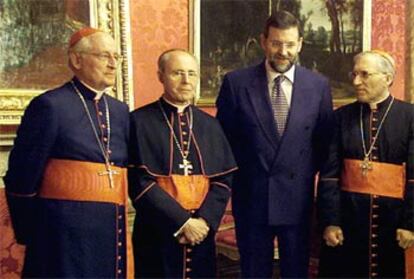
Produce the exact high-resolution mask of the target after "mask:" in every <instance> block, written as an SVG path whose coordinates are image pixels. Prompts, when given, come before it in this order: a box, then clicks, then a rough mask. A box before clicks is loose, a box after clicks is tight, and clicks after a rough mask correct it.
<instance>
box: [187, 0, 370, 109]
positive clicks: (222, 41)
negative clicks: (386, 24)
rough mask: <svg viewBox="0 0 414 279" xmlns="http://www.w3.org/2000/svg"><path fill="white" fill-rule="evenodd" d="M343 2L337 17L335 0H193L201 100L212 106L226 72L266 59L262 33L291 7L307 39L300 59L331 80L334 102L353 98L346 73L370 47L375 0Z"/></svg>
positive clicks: (192, 43)
mask: <svg viewBox="0 0 414 279" xmlns="http://www.w3.org/2000/svg"><path fill="white" fill-rule="evenodd" d="M341 2H342V5H343V6H341V7H334V8H336V11H338V10H340V11H342V14H340V15H338V14H337V15H335V17H336V18H334V15H332V14H331V13H330V12H329V8H330V7H328V5H329V4H332V5H340V4H337V2H336V1H314V0H294V1H293V0H255V1H243V0H228V1H203V0H193V1H190V11H192V13H193V15H192V16H190V20H191V21H190V22H191V23H192V25H191V26H190V34H192V36H191V41H190V49H192V50H193V52H194V53H195V55H196V57H197V58H198V59H199V61H200V65H201V69H200V71H201V81H200V86H199V90H198V94H197V95H198V96H197V104H198V105H200V106H214V104H215V100H216V97H217V94H218V91H219V89H220V85H221V81H222V78H223V76H224V74H225V73H226V72H229V71H232V70H234V69H238V68H243V67H247V66H250V65H255V64H257V63H260V61H262V60H263V58H264V56H263V52H262V50H261V47H260V33H261V32H262V28H263V26H264V24H265V22H264V21H265V20H266V18H267V17H268V16H269V15H270V13H271V12H272V11H275V10H278V9H284V10H288V11H290V12H292V13H293V14H294V15H296V16H297V17H298V18H299V19H300V22H301V25H302V29H303V30H304V43H303V48H302V51H301V53H300V57H299V63H300V64H301V65H303V66H305V67H307V68H310V69H312V70H315V71H318V72H321V73H322V74H324V75H325V76H327V77H328V78H329V79H330V81H331V86H332V95H333V100H334V104H335V106H340V105H343V104H347V103H350V102H352V101H353V100H355V98H354V97H353V96H354V94H353V88H352V85H351V83H350V81H349V80H348V75H347V74H348V72H349V71H351V70H352V57H353V56H354V55H355V54H356V53H358V52H360V51H363V50H367V49H369V48H370V46H371V8H372V2H371V0H346V1H341ZM338 3H339V2H338ZM341 9H342V10H341ZM252 11H254V12H252ZM221 13H225V14H226V16H225V17H224V16H223V15H222V14H221ZM339 17H341V18H339ZM337 19H339V20H340V24H339V27H338V29H337V30H336V32H333V31H332V30H333V24H332V22H333V21H334V20H337ZM333 34H334V35H333ZM334 37H335V39H336V41H335V40H334V39H333V38H334ZM338 65H341V67H338Z"/></svg>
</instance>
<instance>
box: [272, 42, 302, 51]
mask: <svg viewBox="0 0 414 279" xmlns="http://www.w3.org/2000/svg"><path fill="white" fill-rule="evenodd" d="M270 44H271V45H272V47H277V48H283V47H286V48H288V49H292V48H295V47H297V45H298V43H297V42H287V43H283V42H281V41H276V40H273V41H270Z"/></svg>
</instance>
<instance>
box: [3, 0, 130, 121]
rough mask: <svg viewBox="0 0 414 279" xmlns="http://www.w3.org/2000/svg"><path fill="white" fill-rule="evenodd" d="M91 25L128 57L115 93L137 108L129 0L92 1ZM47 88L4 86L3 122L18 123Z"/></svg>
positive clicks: (114, 94) (119, 72)
mask: <svg viewBox="0 0 414 279" xmlns="http://www.w3.org/2000/svg"><path fill="white" fill-rule="evenodd" d="M89 3H90V5H91V19H90V20H91V25H93V26H96V27H98V28H100V29H103V30H104V31H107V32H109V33H111V34H112V35H113V37H114V38H115V41H116V42H117V47H118V50H119V51H120V52H121V53H122V55H123V56H124V57H125V59H124V61H123V63H122V66H121V67H120V70H119V71H118V76H117V83H116V86H115V87H114V90H113V96H115V97H116V98H117V99H119V100H121V101H124V102H126V103H127V104H128V105H129V106H130V107H131V108H133V105H134V100H133V89H132V64H131V63H130V61H131V57H132V55H131V47H130V46H131V39H130V26H129V2H128V0H99V1H98V0H89ZM44 91H45V90H31V89H19V90H16V89H8V88H6V89H5V88H3V89H0V125H18V124H19V123H20V120H21V117H22V115H23V112H24V110H25V109H26V107H27V105H28V104H29V103H30V101H31V100H32V99H33V98H34V97H35V96H37V95H39V94H41V93H43V92H44Z"/></svg>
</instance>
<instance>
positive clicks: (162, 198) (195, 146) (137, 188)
mask: <svg viewBox="0 0 414 279" xmlns="http://www.w3.org/2000/svg"><path fill="white" fill-rule="evenodd" d="M161 106H162V108H163V110H164V112H165V116H164V115H163V112H162V109H161ZM165 117H166V118H168V120H169V121H170V123H171V124H172V127H173V129H174V133H175V135H176V138H177V141H178V144H179V145H180V148H181V149H182V150H183V151H186V150H187V147H188V145H189V146H190V148H189V155H188V158H187V159H188V160H189V161H190V162H191V163H192V166H193V169H192V170H191V174H190V176H191V175H197V174H201V175H203V176H205V177H208V178H209V190H208V192H207V195H206V196H205V198H204V200H203V201H202V204H201V206H200V207H199V208H195V209H194V210H186V209H185V208H183V207H182V206H181V205H180V204H179V203H178V202H177V201H176V200H175V199H174V198H173V197H172V196H171V195H169V194H168V193H167V192H166V191H164V190H163V189H162V188H161V187H160V185H159V184H158V183H157V178H159V177H168V176H171V175H173V174H174V175H175V174H181V175H182V174H184V169H183V168H180V165H181V167H182V164H183V160H182V155H181V154H180V150H179V148H178V146H177V142H176V141H175V139H174V138H173V135H172V132H171V130H170V128H169V127H168V124H167V121H166V119H165ZM130 122H131V127H130V131H131V136H130V137H131V138H130V151H129V160H130V167H129V170H128V181H129V188H130V197H131V199H132V201H133V204H134V207H135V209H136V218H135V224H134V232H133V245H134V256H135V276H136V277H139V278H146V277H163V278H186V277H215V275H216V274H215V242H214V235H215V231H216V230H217V228H218V226H219V223H220V220H221V217H222V215H223V213H224V210H225V207H226V204H227V201H228V198H229V197H230V187H231V176H232V174H231V173H232V172H233V171H234V170H235V169H236V165H235V162H234V159H233V155H232V153H231V149H230V147H229V145H228V143H227V140H226V138H225V136H224V134H223V132H222V130H221V127H220V125H219V123H218V122H217V120H216V119H215V118H213V117H211V116H209V115H208V114H206V113H204V112H203V111H201V110H199V109H198V108H197V107H195V106H189V107H187V108H186V109H185V110H184V112H183V113H178V112H177V109H176V108H175V107H173V106H171V105H170V104H168V103H167V102H165V101H164V100H163V99H162V98H161V99H160V100H159V101H156V102H154V103H152V104H149V105H147V106H145V107H143V108H140V109H138V110H136V111H134V112H133V113H131V121H130ZM191 122H193V127H192V135H193V136H192V137H191V140H190V138H189V137H190V135H191V132H190V126H191ZM191 216H193V217H202V218H204V219H205V220H206V221H207V223H208V224H209V226H210V232H209V235H208V236H207V238H206V239H205V240H204V241H203V242H202V243H201V244H199V245H195V246H191V245H181V244H179V243H178V241H177V239H176V238H175V237H174V234H175V233H176V232H177V231H178V230H179V229H180V228H181V227H182V225H183V224H184V223H185V222H186V221H187V220H188V218H190V217H191Z"/></svg>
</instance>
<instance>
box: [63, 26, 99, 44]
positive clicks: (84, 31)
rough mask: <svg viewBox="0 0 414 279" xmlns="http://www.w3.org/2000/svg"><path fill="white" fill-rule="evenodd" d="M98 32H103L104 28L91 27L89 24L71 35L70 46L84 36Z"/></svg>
mask: <svg viewBox="0 0 414 279" xmlns="http://www.w3.org/2000/svg"><path fill="white" fill-rule="evenodd" d="M98 32H102V30H99V29H96V28H92V27H89V26H88V27H84V28H82V29H79V30H78V31H76V32H75V33H73V35H72V36H71V37H70V40H69V48H71V47H73V46H74V45H76V44H77V43H78V42H79V41H80V40H81V39H82V38H85V37H88V36H90V35H92V34H95V33H98Z"/></svg>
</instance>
